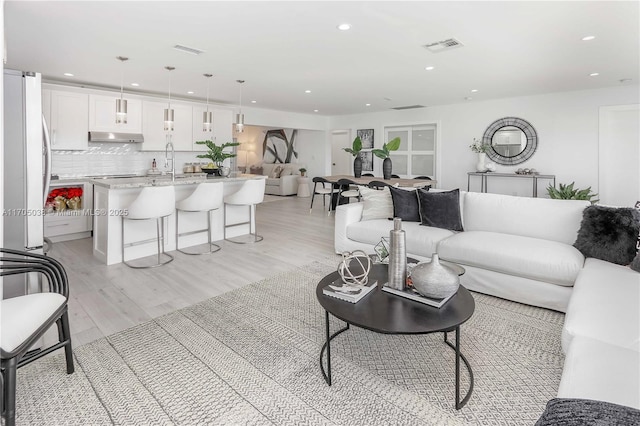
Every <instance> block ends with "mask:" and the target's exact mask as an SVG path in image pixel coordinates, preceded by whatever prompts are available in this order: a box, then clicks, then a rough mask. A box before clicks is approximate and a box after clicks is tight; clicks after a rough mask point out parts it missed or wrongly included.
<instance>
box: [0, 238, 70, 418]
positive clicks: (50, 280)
mask: <svg viewBox="0 0 640 426" xmlns="http://www.w3.org/2000/svg"><path fill="white" fill-rule="evenodd" d="M27 274H28V279H29V280H32V279H33V280H35V278H36V277H37V278H38V279H41V280H42V281H41V282H43V283H44V282H46V283H47V285H48V290H49V291H45V292H41V293H29V294H26V295H23V296H16V297H12V298H9V299H3V300H2V301H0V312H1V316H2V321H0V361H1V370H2V376H1V377H2V394H3V395H2V398H1V400H2V417H3V418H4V421H5V423H4V425H5V426H14V425H15V417H16V381H17V369H18V368H20V367H23V366H25V365H27V364H29V363H31V362H33V361H35V360H36V359H39V358H41V357H43V356H45V355H48V354H50V353H51V352H53V351H55V350H58V349H60V348H64V353H65V361H66V366H67V374H71V373H73V371H74V366H73V353H72V350H71V332H70V331H69V314H68V311H67V303H68V301H69V283H68V279H67V273H66V271H65V270H64V268H63V266H62V265H61V264H60V262H58V261H57V260H55V259H53V258H51V257H49V256H43V255H39V254H33V253H28V252H23V251H18V250H11V249H0V277H3V285H6V284H7V282H9V281H10V280H12V279H10V278H8V277H10V276H22V277H25V279H26V278H27V277H26V275H27ZM53 324H56V325H57V327H58V343H56V344H54V345H52V346H49V347H48V348H43V349H39V350H32V349H33V346H34V344H36V343H37V342H38V340H39V339H40V338H41V337H42V336H43V335H44V334H45V333H46V332H47V330H49V328H50V327H51V326H52V325H53ZM42 398H44V399H46V398H47V396H46V395H42Z"/></svg>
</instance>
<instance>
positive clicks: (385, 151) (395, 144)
mask: <svg viewBox="0 0 640 426" xmlns="http://www.w3.org/2000/svg"><path fill="white" fill-rule="evenodd" d="M398 148H400V138H399V137H398V138H393V139H391V140H390V141H389V142H387V143H385V144H384V145H382V149H373V150H371V152H373V154H374V155H375V156H376V157H378V158H381V159H382V160H384V161H383V162H382V177H383V178H384V179H391V171H392V170H391V169H392V166H393V165H392V164H391V158H389V155H390V154H391V151H397V150H398Z"/></svg>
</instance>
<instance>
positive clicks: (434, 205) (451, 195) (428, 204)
mask: <svg viewBox="0 0 640 426" xmlns="http://www.w3.org/2000/svg"><path fill="white" fill-rule="evenodd" d="M418 203H419V206H420V217H421V222H422V225H426V226H433V227H435V228H443V229H449V230H451V231H462V230H463V229H462V217H461V215H460V190H459V189H454V190H453V191H444V192H428V191H425V190H423V189H418Z"/></svg>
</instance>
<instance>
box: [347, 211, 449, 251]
mask: <svg viewBox="0 0 640 426" xmlns="http://www.w3.org/2000/svg"><path fill="white" fill-rule="evenodd" d="M392 229H393V221H392V220H387V219H374V220H365V221H361V222H356V223H352V224H351V225H349V227H348V228H347V238H349V239H350V240H354V241H357V242H359V243H366V244H372V245H376V244H378V242H380V239H381V237H387V238H388V237H389V232H390V231H391V230H392ZM402 229H404V231H405V235H406V248H407V253H411V254H417V255H419V256H424V257H431V255H432V254H433V253H435V252H436V248H437V246H438V243H439V242H440V241H442V240H443V239H445V238H447V237H450V236H452V235H453V234H454V232H453V231H449V230H448V229H441V228H433V227H431V226H422V225H420V224H419V223H418V222H402Z"/></svg>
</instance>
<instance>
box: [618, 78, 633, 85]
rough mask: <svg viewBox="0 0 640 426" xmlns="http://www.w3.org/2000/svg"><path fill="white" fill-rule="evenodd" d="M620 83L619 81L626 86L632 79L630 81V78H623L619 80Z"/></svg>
mask: <svg viewBox="0 0 640 426" xmlns="http://www.w3.org/2000/svg"><path fill="white" fill-rule="evenodd" d="M618 81H619V82H620V83H623V84H624V83H628V82H630V81H631V79H630V78H621V79H620V80H618Z"/></svg>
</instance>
